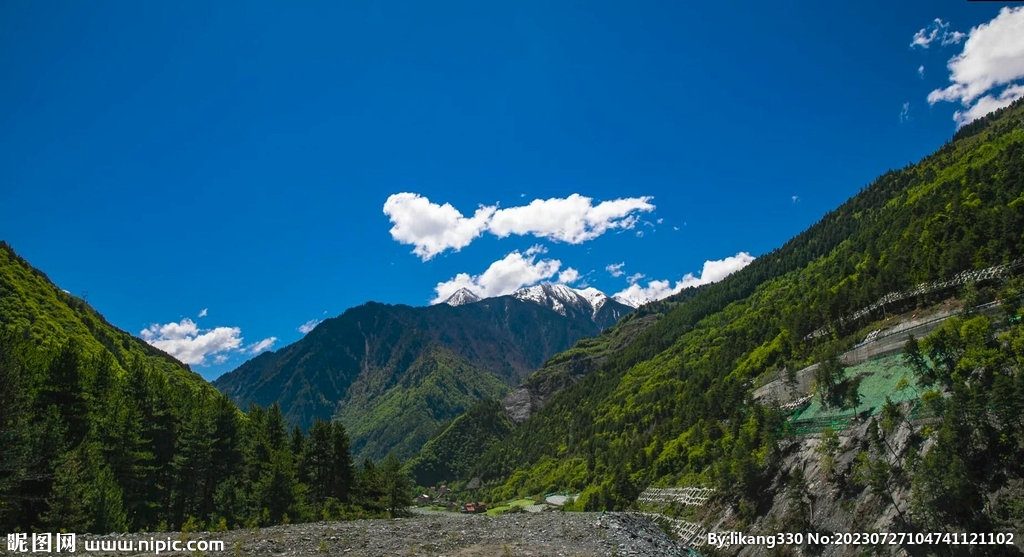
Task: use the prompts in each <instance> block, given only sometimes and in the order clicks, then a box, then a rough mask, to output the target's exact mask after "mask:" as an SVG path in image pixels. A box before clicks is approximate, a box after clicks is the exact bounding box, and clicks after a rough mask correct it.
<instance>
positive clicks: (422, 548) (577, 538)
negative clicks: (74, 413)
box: [76, 512, 687, 557]
mask: <svg viewBox="0 0 1024 557" xmlns="http://www.w3.org/2000/svg"><path fill="white" fill-rule="evenodd" d="M188 537H189V539H190V540H207V541H208V540H220V541H223V542H224V550H223V551H206V552H203V554H202V555H203V557H214V556H216V555H224V557H228V556H231V557H255V556H261V557H262V556H274V557H319V556H321V555H341V556H347V557H383V556H393V557H397V556H413V555H420V556H428V555H429V556H438V557H439V556H449V557H491V556H494V557H502V556H520V555H521V556H532V557H541V556H545V557H546V556H551V557H598V556H600V557H606V556H613V555H614V556H620V557H625V556H633V557H674V556H684V555H687V552H686V549H685V548H684V547H683V546H682V545H681V544H679V543H678V542H676V541H675V540H673V539H672V538H671V537H670V536H668V535H667V534H666V533H665V532H664V531H662V530H661V529H660V528H659V527H658V526H657V525H656V524H654V523H653V522H651V521H650V520H648V519H646V518H644V517H642V516H639V515H635V514H628V513H609V514H603V515H602V514H599V513H568V512H542V513H514V514H504V515H499V516H484V515H465V514H457V513H431V514H419V515H414V516H412V517H410V518H403V519H397V520H384V519H381V520H355V521H349V522H318V523H311V524H290V525H283V526H274V527H271V528H262V529H259V530H236V531H231V532H196V533H192V534H189V536H188ZM168 538H169V539H171V540H181V539H182V534H181V533H173V532H172V533H164V534H128V535H121V536H102V537H98V538H97V537H88V538H79V540H78V543H77V545H78V547H77V548H76V549H77V550H78V551H77V552H78V553H82V552H83V550H84V548H85V547H84V542H85V541H86V540H90V541H91V540H108V541H109V540H117V541H121V542H127V541H129V540H133V541H139V540H150V539H155V540H161V539H163V540H166V539H168ZM89 554H90V555H97V556H98V555H111V556H114V555H118V556H124V555H131V554H136V555H139V554H147V555H153V554H155V552H154V551H118V552H103V551H99V552H89ZM161 555H168V556H171V555H188V556H189V557H197V556H198V555H199V553H198V552H172V551H164V552H161Z"/></svg>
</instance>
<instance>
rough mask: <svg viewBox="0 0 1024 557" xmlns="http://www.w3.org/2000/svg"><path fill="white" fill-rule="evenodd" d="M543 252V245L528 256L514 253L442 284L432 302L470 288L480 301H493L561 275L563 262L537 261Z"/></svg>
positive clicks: (527, 252)
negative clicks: (471, 273)
mask: <svg viewBox="0 0 1024 557" xmlns="http://www.w3.org/2000/svg"><path fill="white" fill-rule="evenodd" d="M544 252H545V250H544V249H543V248H542V247H540V246H534V247H532V248H530V249H528V250H526V252H525V253H520V252H518V251H514V252H512V253H510V254H508V255H506V256H505V257H504V258H503V259H499V260H498V261H495V262H494V263H491V265H490V266H489V267H487V270H486V271H484V272H483V273H481V274H479V275H472V276H471V275H469V274H468V273H459V274H458V275H456V276H455V277H454V278H452V279H451V280H448V281H445V282H439V283H437V286H436V287H435V288H434V292H435V293H436V294H437V296H436V297H435V298H434V300H433V301H432V302H431V303H432V304H439V303H441V302H444V301H445V300H447V299H448V298H449V297H450V296H451V295H452V294H454V293H455V292H456V291H457V290H459V289H460V288H467V289H469V290H471V291H472V292H473V293H475V294H476V295H478V296H480V297H481V298H490V297H493V296H504V295H506V294H511V293H513V292H515V291H516V290H519V289H520V288H522V287H524V286H530V285H533V284H536V283H538V282H540V281H542V280H547V279H550V278H551V277H553V276H555V275H556V274H558V269H559V268H560V267H561V266H562V262H561V261H559V260H557V259H541V260H540V261H537V256H538V255H540V254H542V253H544Z"/></svg>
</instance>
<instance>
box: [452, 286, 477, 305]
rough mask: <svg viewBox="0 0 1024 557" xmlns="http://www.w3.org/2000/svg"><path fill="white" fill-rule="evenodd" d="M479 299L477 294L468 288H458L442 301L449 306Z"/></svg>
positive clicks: (470, 302) (469, 302)
mask: <svg viewBox="0 0 1024 557" xmlns="http://www.w3.org/2000/svg"><path fill="white" fill-rule="evenodd" d="M480 300H481V298H480V296H477V295H476V294H474V293H473V292H472V291H471V290H469V289H468V288H460V289H458V290H457V291H456V292H455V293H454V294H452V295H451V296H449V297H448V299H447V300H445V301H444V303H446V304H448V305H450V306H463V305H466V304H472V303H474V302H479V301H480Z"/></svg>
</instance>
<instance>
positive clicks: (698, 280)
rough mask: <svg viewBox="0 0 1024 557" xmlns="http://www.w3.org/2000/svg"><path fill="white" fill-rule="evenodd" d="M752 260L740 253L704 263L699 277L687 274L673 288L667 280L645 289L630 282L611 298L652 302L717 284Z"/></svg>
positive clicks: (652, 284) (653, 282)
mask: <svg viewBox="0 0 1024 557" xmlns="http://www.w3.org/2000/svg"><path fill="white" fill-rule="evenodd" d="M753 260H754V257H753V256H752V255H750V254H749V253H746V252H740V253H737V254H736V255H734V256H732V257H726V258H725V259H719V260H717V261H705V262H704V267H703V269H701V273H700V276H699V277H696V276H694V275H693V273H687V274H686V276H684V277H683V278H682V279H681V280H679V281H677V282H676V284H675V286H672V285H671V284H670V282H669V281H667V280H652V281H650V282H648V283H647V286H646V287H645V286H641V285H640V282H639V280H637V281H636V282H634V281H630V283H631V284H630V285H629V287H628V288H626V289H625V290H622V291H621V292H618V293H616V294H615V295H614V296H613V297H614V298H619V299H623V300H628V301H631V302H633V303H645V302H648V301H651V302H653V301H657V300H661V299H663V298H667V297H669V296H671V295H672V294H676V293H678V292H681V291H682V290H683V289H684V288H690V287H693V286H700V285H702V284H709V283H712V282H718V281H720V280H722V279H723V278H725V277H727V276H729V275H731V274H732V273H734V272H736V271H739V270H740V269H742V268H744V267H746V266H747V265H749V264H750V262H751V261H753ZM633 276H636V275H633ZM630 278H632V277H630Z"/></svg>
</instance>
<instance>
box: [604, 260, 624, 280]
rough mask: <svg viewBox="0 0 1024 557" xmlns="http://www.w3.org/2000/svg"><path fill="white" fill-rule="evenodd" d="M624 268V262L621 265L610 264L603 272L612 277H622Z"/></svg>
mask: <svg viewBox="0 0 1024 557" xmlns="http://www.w3.org/2000/svg"><path fill="white" fill-rule="evenodd" d="M625 266H626V262H625V261H623V262H622V263H611V264H609V265H608V266H607V267H605V268H604V270H605V271H608V272H609V273H611V275H612V276H613V277H621V276H622V275H624V274H625V271H623V270H622V268H623V267H625Z"/></svg>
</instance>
